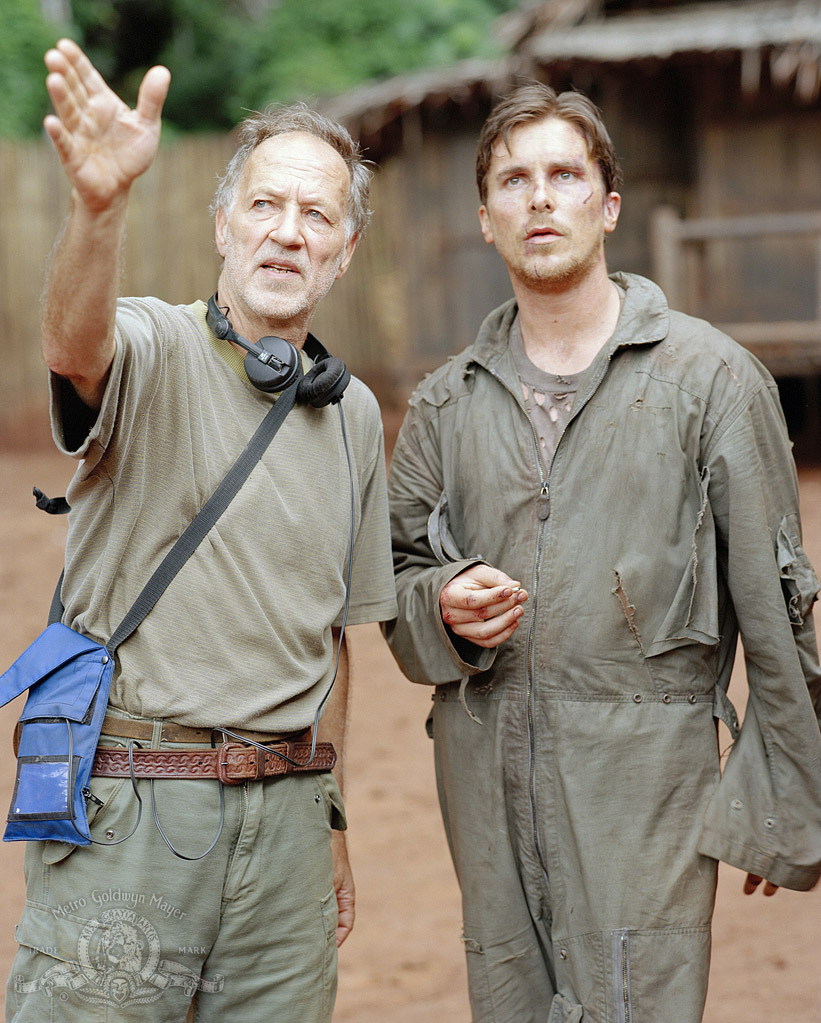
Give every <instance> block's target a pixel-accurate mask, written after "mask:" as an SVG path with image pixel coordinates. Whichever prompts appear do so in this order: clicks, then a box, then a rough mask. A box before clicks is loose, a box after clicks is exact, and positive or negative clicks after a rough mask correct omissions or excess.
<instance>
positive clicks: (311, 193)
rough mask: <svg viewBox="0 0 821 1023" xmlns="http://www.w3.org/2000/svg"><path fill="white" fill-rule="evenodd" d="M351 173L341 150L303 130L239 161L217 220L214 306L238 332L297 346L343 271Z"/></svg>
mask: <svg viewBox="0 0 821 1023" xmlns="http://www.w3.org/2000/svg"><path fill="white" fill-rule="evenodd" d="M349 189H350V174H349V172H348V168H347V167H346V166H345V162H344V160H343V159H342V157H341V156H340V155H339V153H337V152H336V150H335V149H333V148H332V147H331V146H329V145H328V144H327V143H326V142H323V141H322V140H321V139H319V138H316V137H315V136H313V135H310V134H308V133H306V132H291V133H288V134H285V135H277V136H274V137H273V138H270V139H266V141H265V142H262V143H260V145H259V146H257V148H256V149H255V150H254V152H253V153H252V154H251V156H250V157H249V159H248V162H247V163H246V165H245V168H244V170H243V173H242V177H241V178H240V181H239V185H238V188H237V193H236V199H235V201H234V205H233V207H232V208H231V209H230V210H223V209H220V210H218V211H217V217H216V241H217V249H218V250H219V253H220V255H221V256H222V257H223V260H224V263H223V268H222V273H221V275H220V280H219V300H220V305H222V306H228V308H229V310H230V313H229V315H230V318H231V321H232V323H233V325H234V327H235V329H236V330H238V331H239V333H240V334H243V335H244V336H245V337H249V338H252V339H254V340H256V339H257V338H259V337H261V336H263V335H265V334H271V333H275V334H278V335H280V336H283V337H287V338H288V339H289V340H292V341H296V342H297V343H301V342H302V341H303V340H304V336H305V333H306V332H307V330H308V327H309V325H310V322H311V319H312V317H313V314H314V311H315V310H316V307H317V305H318V304H319V302H320V301H321V299H322V298H324V296H325V295H326V294H327V293H328V291H329V290H330V288H331V285H332V284H333V282H334V281H335V280H336V279H337V278H338V277H341V276H342V274H344V273H345V271H346V270H347V268H348V265H349V264H350V261H351V257H352V256H353V252H354V249H355V248H356V242H357V236H356V235H354V236H353V237H352V238H350V239H347V238H346V230H345V227H346V225H345V215H346V211H347V200H348V192H349Z"/></svg>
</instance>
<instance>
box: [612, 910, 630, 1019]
mask: <svg viewBox="0 0 821 1023" xmlns="http://www.w3.org/2000/svg"><path fill="white" fill-rule="evenodd" d="M613 1001H614V1009H615V1012H616V1020H617V1023H632V1020H633V1007H632V1004H631V1000H630V932H629V931H628V930H627V928H626V927H625V928H622V929H620V930H617V931H613Z"/></svg>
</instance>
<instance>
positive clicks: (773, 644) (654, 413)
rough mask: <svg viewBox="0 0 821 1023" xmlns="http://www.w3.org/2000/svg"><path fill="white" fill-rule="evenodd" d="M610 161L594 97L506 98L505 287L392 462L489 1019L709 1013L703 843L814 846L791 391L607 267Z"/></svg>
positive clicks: (614, 202)
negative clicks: (742, 658) (736, 692)
mask: <svg viewBox="0 0 821 1023" xmlns="http://www.w3.org/2000/svg"><path fill="white" fill-rule="evenodd" d="M618 179H619V169H618V163H617V161H616V157H615V153H614V151H613V146H612V143H611V141H610V138H609V136H608V133H607V131H606V129H605V126H604V124H603V123H602V120H601V117H600V114H599V112H598V111H597V110H596V108H595V106H594V105H593V104H592V103H591V102H590V101H589V100H588V99H587V98H586V97H584V96H583V95H581V94H580V93H575V92H568V93H562V94H560V95H556V93H555V92H553V91H552V90H551V89H549V88H546V87H544V86H541V85H535V84H534V85H530V86H525V87H522V88H521V89H519V90H517V91H516V92H514V93H513V94H512V95H511V96H510V97H508V98H507V99H505V100H503V101H501V102H500V104H499V105H498V106H497V107H496V108H495V109H494V110H493V111H492V113H491V115H490V117H489V118H488V120H487V122H486V123H485V126H484V128H483V130H482V134H481V137H480V143H479V152H478V158H477V180H478V185H479V194H480V199H481V204H482V205H481V206H480V209H479V217H480V223H481V229H482V233H483V235H484V238H485V240H486V241H487V242H488V243H489V244H493V245H495V246H496V248H497V250H498V251H499V254H500V255H501V257H502V259H503V260H504V262H505V264H506V266H507V269H508V272H509V274H510V279H511V283H512V286H513V292H514V295H515V298H514V299H513V300H511V301H509V302H507V303H506V304H505V305H503V306H501V307H500V308H499V309H497V310H495V311H494V312H492V313H491V314H490V315H489V316H488V318H487V319H486V320H485V323H484V325H483V326H482V328H481V330H480V332H479V336H478V338H477V340H476V342H475V344H473V345H472V346H471V347H469V348H467V349H466V350H465V351H464V352H463V353H462V354H461V355H458V356H456V357H455V358H454V359H453V360H452V361H451V362H450V363H448V365H447V366H445V367H443V368H442V369H441V370H439V371H437V372H436V373H434V374H432V375H431V376H430V377H429V378H428V379H427V380H426V381H425V382H424V383H422V384H421V385H420V387H419V389H418V390H417V392H416V394H415V395H414V397H413V398H412V399H411V408H410V411H409V412H408V415H407V417H406V420H405V423H404V425H403V427H402V430H401V433H400V435H399V438H398V441H397V444H396V448H395V451H394V455H393V459H392V462H391V472H390V479H389V488H388V489H389V496H390V501H391V516H392V525H393V543H394V563H395V569H396V573H397V593H398V598H399V607H400V615H399V618H398V619H397V620H396V622H392V623H390V625H389V626H388V628H387V633H388V636H389V639H390V643H391V645H392V649H393V651H394V653H395V655H396V657H397V659H398V661H399V663H400V665H401V666H402V668H403V670H404V671H405V672H406V674H407V675H408V676H409V677H410V678H411V679H413V680H414V681H416V682H423V683H428V684H434V685H436V686H437V690H436V694H435V700H434V710H433V736H434V741H435V749H436V763H437V778H438V783H439V793H440V800H441V805H442V812H443V815H444V819H445V826H446V829H447V833H448V839H449V841H450V847H451V851H452V854H453V859H454V862H455V865H456V870H457V873H458V876H459V881H460V884H461V888H462V902H463V911H464V941H465V949H466V951H467V960H468V979H469V987H470V998H471V1005H472V1008H473V1019H474V1021H475V1023H490V1021H493V1023H544V1021H545V1020H547V1021H548V1023H582V1021H584V1023H588V1021H589V1023H638V1021H642V1023H697V1021H699V1020H700V1019H701V1017H702V1011H703V1007H704V999H705V993H706V986H707V975H708V966H709V951H710V919H711V915H712V911H713V900H714V895H715V879H716V866H717V862H716V861H717V860H718V859H724V860H726V861H728V862H730V863H733V864H735V865H736V866H738V867H740V868H741V869H743V870H746V871H748V872H749V875H750V876H749V878H748V880H747V889H748V890H749V891H750V892H752V891H754V890H755V888H756V887H757V886H758V885H760V884H761V881H762V878H766V879H767V884H766V886H765V891H766V892H767V893H772V892H774V891H775V888H776V886H778V885H786V886H788V887H791V888H797V889H806V888H811V887H812V886H813V885H814V884H815V882H816V880H817V878H818V876H819V872H821V771H819V766H821V733H819V727H818V722H817V720H816V716H815V713H814V712H813V700H814V702H815V709H816V711H818V712H819V713H821V672H819V667H818V654H817V649H816V643H815V633H814V631H813V624H812V615H811V608H812V604H813V602H814V600H815V599H816V593H817V590H818V581H817V579H816V578H815V574H814V572H813V570H812V568H811V566H810V565H809V562H808V561H807V558H806V555H805V554H804V552H803V551H802V548H801V532H800V525H799V519H798V495H797V492H796V478H795V471H794V467H793V464H792V458H791V454H790V445H789V440H788V438H787V433H786V429H785V426H784V420H783V416H782V414H781V408H780V406H779V403H778V396H777V392H776V388H775V385H774V383H773V381H772V379H771V378H770V376H769V375H768V374H767V372H766V371H765V370H764V369H763V367H762V366H761V365H760V364H758V363H757V362H756V361H755V360H754V359H752V358H751V357H750V356H749V354H748V353H747V352H745V351H744V350H743V349H741V348H740V347H739V346H738V345H736V344H735V343H734V342H733V341H731V340H730V339H729V338H728V337H726V336H724V335H722V334H720V333H719V332H718V331H717V330H714V329H713V328H711V327H710V326H709V325H708V324H706V323H704V322H702V321H697V320H694V319H692V318H690V317H686V316H683V315H682V314H680V313H676V312H672V311H671V310H669V309H668V307H667V303H666V301H665V299H664V296H663V295H662V293H661V292H660V291H659V289H658V288H657V287H656V286H655V285H654V284H653V283H651V282H650V281H648V280H645V279H643V278H641V277H638V276H635V275H632V274H619V273H616V274H613V275H609V274H608V271H607V266H606V262H605V254H604V242H605V238H606V237H607V235H608V234H610V233H611V232H612V231H613V230H614V229H615V227H616V222H617V219H618V214H619V208H620V203H621V198H620V195H619V193H618V192H617V191H616V189H617V187H618ZM739 632H740V634H741V638H742V640H743V644H744V649H745V654H746V658H747V674H748V678H749V681H750V701H749V704H748V709H747V713H746V718H745V721H744V726H743V729H742V730H741V732H740V734H738V722H737V720H736V716H735V712H734V711H733V709H732V706H731V705H730V703H729V700H728V698H727V695H726V689H727V685H728V682H729V677H730V671H731V669H732V664H733V655H734V652H735V647H736V637H737V635H738V633H739ZM718 718H721V719H722V720H724V721H725V722H726V723H727V725H728V726H729V728H730V730H731V732H732V733H733V735H736V734H738V739H737V742H736V745H735V748H734V750H733V752H732V754H731V755H730V758H729V762H728V764H727V767H726V771H725V774H724V777H723V779H720V772H719V757H718V750H717V743H716V719H718Z"/></svg>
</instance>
